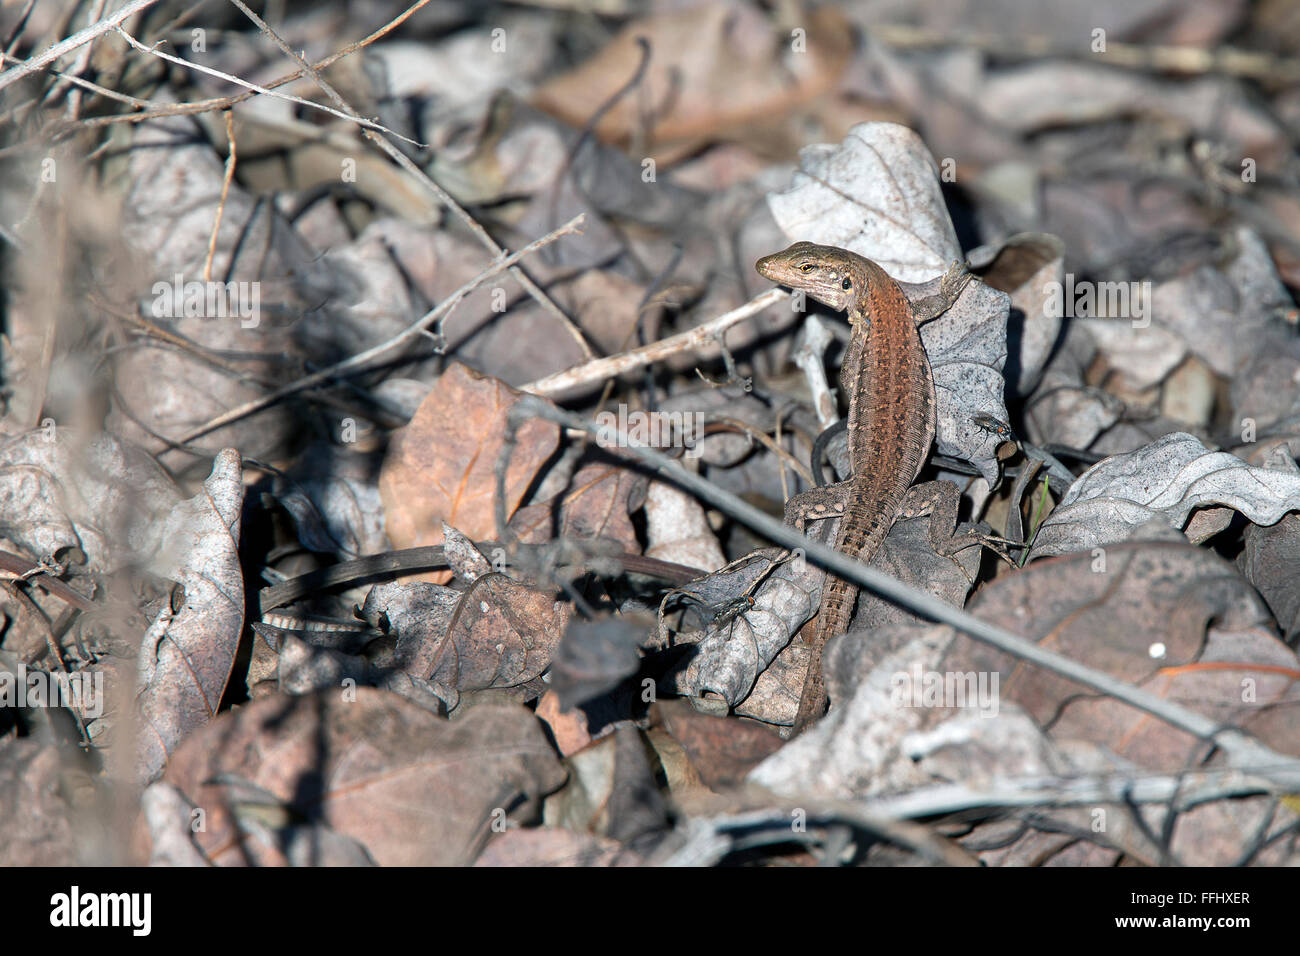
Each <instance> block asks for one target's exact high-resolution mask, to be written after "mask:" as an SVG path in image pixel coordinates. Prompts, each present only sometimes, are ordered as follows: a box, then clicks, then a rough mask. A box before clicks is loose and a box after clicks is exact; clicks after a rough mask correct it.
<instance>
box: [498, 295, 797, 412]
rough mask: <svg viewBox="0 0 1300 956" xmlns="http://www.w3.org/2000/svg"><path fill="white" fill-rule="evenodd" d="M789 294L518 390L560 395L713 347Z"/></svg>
mask: <svg viewBox="0 0 1300 956" xmlns="http://www.w3.org/2000/svg"><path fill="white" fill-rule="evenodd" d="M789 295H790V293H789V292H786V291H785V290H784V289H768V290H767V291H766V292H764V293H763V294H762V295H759V296H756V297H755V298H753V299H750V300H749V301H748V302H746V303H745V304H744V305H742V306H740V307H739V308H736V309H732V310H731V311H730V312H725V313H723V314H722V315H720V316H718V317H717V318H715V319H710V320H709V321H708V322H705V323H704V324H703V325H697V326H696V327H695V328H693V329H688V330H687V331H685V332H679V333H678V334H677V335H672V336H669V337H668V338H666V339H660V340H659V341H658V342H651V343H650V344H649V345H643V346H641V347H640V348H637V349H632V350H631V351H628V352H621V353H619V354H618V355H611V356H609V357H608V358H603V359H596V360H595V361H592V362H588V363H587V364H585V365H579V366H577V367H575V368H571V369H566V370H565V371H563V372H556V373H555V374H554V375H548V376H546V377H545V378H539V379H538V380H537V381H535V382H530V383H529V384H527V385H525V386H523V389H522V390H523V391H525V392H532V393H533V394H534V395H545V396H554V395H560V394H563V393H567V392H568V391H569V390H570V389H576V388H580V387H582V386H584V385H593V384H595V383H597V382H600V383H603V382H605V381H606V380H607V379H611V378H614V377H616V376H619V375H625V374H627V373H628V372H630V371H632V370H633V369H638V368H641V367H642V366H645V365H649V364H650V363H652V362H660V361H663V360H664V359H666V358H668V357H669V356H671V355H676V354H677V353H679V352H686V351H689V350H691V349H696V348H699V347H701V346H707V345H711V344H716V341H717V338H718V336H720V335H721V334H722V333H723V332H725V331H726V330H727V329H729V328H731V327H732V326H733V325H735V324H736V323H738V322H741V321H743V320H744V319H747V318H749V317H750V316H751V315H753V314H754V313H756V312H761V311H763V310H764V309H766V308H767V307H768V306H769V305H774V304H776V303H777V302H780V301H781V300H782V299H785V298H788V297H789Z"/></svg>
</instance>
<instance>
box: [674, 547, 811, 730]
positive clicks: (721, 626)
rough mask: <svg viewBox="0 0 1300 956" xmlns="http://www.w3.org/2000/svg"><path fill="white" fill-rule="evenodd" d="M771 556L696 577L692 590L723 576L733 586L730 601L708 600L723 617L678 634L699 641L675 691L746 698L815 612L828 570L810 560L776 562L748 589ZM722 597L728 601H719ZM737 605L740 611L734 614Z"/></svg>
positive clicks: (706, 589)
mask: <svg viewBox="0 0 1300 956" xmlns="http://www.w3.org/2000/svg"><path fill="white" fill-rule="evenodd" d="M829 525H830V522H822V526H821V527H820V528H815V529H812V534H813V536H816V537H819V538H824V537H825V536H826V535H827V534H828V532H829V527H828V526H829ZM772 560H773V557H772V555H771V554H759V555H756V556H755V560H753V561H751V562H747V563H746V564H745V565H743V566H741V567H740V568H738V569H724V570H722V571H718V572H715V573H714V574H713V575H710V576H709V578H705V579H703V580H702V581H697V582H692V584H691V585H690V587H691V590H692V591H695V592H697V593H701V594H713V587H712V586H711V584H709V583H708V582H710V581H711V580H712V579H713V578H715V577H719V576H720V579H721V580H720V583H721V584H723V585H724V586H725V585H727V584H729V585H731V586H732V587H733V588H734V589H735V590H733V591H732V595H733V596H732V597H731V599H730V601H727V600H726V596H725V594H723V593H719V594H717V595H716V596H713V597H710V598H709V599H708V600H709V604H708V605H706V606H707V607H709V608H718V609H719V610H720V611H722V616H721V617H719V618H717V619H716V620H714V621H711V622H710V623H709V624H708V626H707V627H706V628H705V629H704V631H703V632H702V633H700V634H692V635H679V636H678V638H677V640H678V641H679V642H692V643H695V654H694V655H693V656H692V657H691V658H690V659H689V660H688V661H687V662H686V663H685V665H684V666H683V667H682V668H681V669H680V670H679V671H677V672H676V673H674V674H673V675H672V676H671V677H670V678H669V680H668V683H669V686H671V687H672V688H673V689H674V691H675V692H676V693H678V694H684V695H687V696H691V697H703V696H705V695H706V694H709V693H713V694H717V695H719V696H720V697H722V698H723V699H724V700H726V701H727V702H728V703H730V704H732V705H735V704H736V703H738V702H740V701H742V700H744V699H745V698H746V697H747V696H748V695H749V693H750V690H751V689H752V688H753V687H754V682H755V681H756V680H757V679H758V675H759V674H761V673H762V672H763V671H764V670H765V669H766V668H767V667H768V665H769V664H771V662H772V661H773V659H775V658H776V656H777V654H779V653H780V652H781V649H782V648H784V647H786V646H787V645H788V644H789V643H790V641H791V640H792V639H793V638H794V635H795V634H796V633H798V630H799V628H800V626H801V625H802V624H803V623H804V622H805V621H807V620H808V619H809V618H810V617H812V616H813V614H814V613H816V610H817V604H816V602H817V601H818V600H819V597H820V594H821V582H822V581H823V580H824V579H825V574H824V572H823V571H822V570H821V569H820V568H818V567H816V566H815V565H813V564H810V563H809V562H808V561H806V560H802V559H796V560H791V561H785V562H781V563H779V564H776V565H775V566H773V567H772V570H771V573H770V574H767V575H766V576H765V577H764V578H763V580H762V582H761V583H760V584H759V585H758V587H757V588H756V589H754V590H752V591H751V590H750V584H749V580H750V579H751V578H752V577H753V575H754V573H755V572H756V571H759V570H763V571H766V569H767V567H768V566H769V565H770V563H771V562H772ZM747 596H749V597H752V602H751V601H749V600H746V597H747ZM719 599H721V600H723V601H724V602H725V603H722V604H718V603H717V602H718V600H719ZM728 604H730V607H728ZM738 608H740V609H742V610H740V611H739V613H735V611H736V610H737V609H738Z"/></svg>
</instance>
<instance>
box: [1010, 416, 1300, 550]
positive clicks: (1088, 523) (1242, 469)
mask: <svg viewBox="0 0 1300 956" xmlns="http://www.w3.org/2000/svg"><path fill="white" fill-rule="evenodd" d="M1211 505H1218V506H1223V507H1228V508H1232V509H1233V510H1234V511H1239V512H1241V513H1242V514H1243V515H1244V516H1245V517H1246V518H1248V519H1249V520H1250V521H1252V522H1254V523H1255V524H1260V525H1271V524H1273V523H1275V522H1276V521H1278V520H1279V519H1280V518H1281V517H1282V516H1283V515H1284V514H1286V513H1287V512H1288V511H1294V510H1296V509H1300V470H1297V469H1296V467H1295V465H1294V464H1292V465H1291V467H1290V469H1288V470H1278V469H1272V468H1260V467H1257V466H1254V465H1250V464H1247V463H1246V462H1245V461H1243V460H1242V459H1240V458H1238V457H1237V456H1235V455H1230V454H1228V453H1227V452H1221V451H1220V452H1216V451H1211V450H1210V449H1208V448H1207V447H1206V446H1205V445H1204V444H1202V443H1201V441H1200V440H1199V439H1197V438H1195V437H1194V436H1192V435H1188V434H1186V433H1185V432H1174V433H1172V434H1169V435H1165V436H1164V437H1162V438H1159V439H1157V440H1156V441H1154V442H1152V443H1151V444H1149V445H1146V446H1145V447H1143V448H1139V449H1137V450H1136V451H1132V452H1128V453H1126V454H1122V455H1113V456H1111V457H1110V458H1106V459H1103V460H1102V461H1099V462H1098V463H1097V464H1095V465H1093V466H1092V467H1091V468H1089V469H1088V470H1087V471H1086V472H1084V473H1083V474H1082V475H1080V476H1079V478H1078V480H1076V481H1075V483H1074V484H1073V485H1071V486H1070V490H1069V491H1067V492H1066V493H1065V497H1063V498H1062V499H1061V503H1060V504H1059V505H1057V507H1056V510H1055V511H1053V512H1052V513H1051V514H1050V515H1049V516H1048V517H1047V519H1046V520H1045V521H1044V522H1043V524H1042V526H1041V527H1040V528H1039V532H1038V536H1037V537H1036V538H1035V541H1034V547H1033V556H1034V557H1042V556H1046V555H1053V554H1065V553H1068V552H1071V551H1082V550H1086V549H1088V548H1092V547H1095V546H1097V545H1101V544H1113V543H1116V542H1120V541H1126V540H1128V539H1129V538H1131V537H1133V536H1134V532H1135V531H1137V529H1139V528H1140V527H1141V526H1142V525H1144V524H1146V522H1148V521H1152V520H1158V521H1161V522H1163V523H1164V524H1165V525H1166V526H1168V527H1170V528H1176V529H1177V528H1182V527H1183V526H1184V525H1185V524H1186V523H1187V519H1188V516H1189V515H1190V514H1191V512H1192V511H1193V510H1195V509H1197V508H1205V507H1208V506H1211Z"/></svg>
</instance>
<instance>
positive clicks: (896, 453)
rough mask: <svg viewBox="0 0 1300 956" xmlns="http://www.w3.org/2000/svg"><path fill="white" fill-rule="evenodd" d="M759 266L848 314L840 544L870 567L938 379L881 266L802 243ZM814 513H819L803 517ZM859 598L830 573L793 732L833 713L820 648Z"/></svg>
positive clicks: (906, 307)
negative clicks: (849, 471)
mask: <svg viewBox="0 0 1300 956" xmlns="http://www.w3.org/2000/svg"><path fill="white" fill-rule="evenodd" d="M755 268H756V269H757V270H758V272H759V274H760V275H762V276H764V277H765V278H767V279H771V280H772V281H773V282H777V283H780V284H781V285H784V286H788V287H789V288H791V289H801V290H803V291H804V292H806V293H807V294H808V295H809V296H811V297H812V298H814V299H816V300H817V301H818V302H821V303H823V304H825V305H828V306H830V307H831V308H833V309H839V310H843V311H846V312H848V316H849V322H850V323H851V324H852V329H853V331H852V337H851V339H850V341H849V348H848V352H847V353H846V355H845V359H844V365H843V368H842V369H841V373H840V386H841V388H843V390H844V392H845V393H846V394H847V395H848V397H849V420H848V441H849V456H850V459H851V461H852V464H853V477H852V479H851V480H850V482H849V483H848V484H849V488H848V500H847V503H846V506H845V510H844V517H843V519H842V520H841V521H840V527H839V533H838V534H837V535H836V539H835V548H836V550H838V551H840V552H842V553H843V554H847V555H850V556H852V557H855V558H857V560H859V561H861V562H863V563H864V564H867V563H870V561H871V559H872V557H873V556H874V555H875V553H876V551H877V549H878V548H879V547H880V545H881V542H883V541H884V540H885V536H886V535H887V534H888V533H889V529H890V527H891V526H892V525H893V523H894V519H895V518H896V517H897V516H898V512H899V509H900V507H901V505H902V503H903V497H904V495H905V494H906V493H907V489H908V487H909V486H910V485H911V484H912V482H913V481H915V480H916V476H917V475H918V474H919V473H920V471H921V467H922V465H924V464H925V460H926V457H927V456H928V455H929V452H930V445H931V443H932V442H933V441H934V423H935V404H934V380H933V378H932V376H931V373H930V360H929V358H928V357H927V356H926V354H925V347H924V346H923V345H922V344H921V336H920V333H919V332H918V331H917V328H916V321H915V317H914V315H913V312H912V307H911V305H910V304H909V302H908V300H907V297H906V296H905V295H903V291H902V290H901V289H900V288H899V287H898V284H897V283H896V282H894V280H893V279H891V278H890V277H889V276H888V275H887V274H886V273H885V271H884V270H883V269H881V268H880V266H878V265H876V263H874V262H872V261H871V260H870V259H866V258H863V257H862V256H859V255H857V254H856V253H853V252H848V251H847V250H844V249H839V248H836V247H834V246H819V245H815V244H813V243H811V242H796V243H795V244H794V245H792V246H790V247H789V248H788V249H786V250H784V251H783V252H778V253H775V254H773V255H770V256H764V257H763V258H762V259H759V260H758V262H757V264H756V265H755ZM815 516H816V511H815V510H814V511H812V512H810V513H809V514H808V515H805V516H803V517H804V518H805V519H806V518H807V517H815ZM787 520H788V519H787ZM796 523H797V524H800V525H802V520H798V521H796ZM857 596H858V589H857V586H856V585H853V584H850V583H849V582H848V581H845V580H844V579H842V578H837V577H830V578H829V579H828V581H827V583H826V584H825V585H824V586H823V588H822V600H821V610H820V612H819V614H818V617H817V624H816V629H815V630H814V632H813V639H812V660H811V661H810V662H809V665H808V675H807V677H806V678H805V681H804V687H803V694H802V696H801V697H800V701H799V714H798V716H797V717H796V719H795V725H794V729H795V732H796V733H798V732H800V731H801V730H803V729H804V728H805V727H806V726H807V725H808V724H809V723H811V722H812V721H814V720H816V719H817V718H819V717H820V716H821V715H822V713H823V712H824V711H825V709H826V686H825V683H824V681H823V678H822V666H821V665H822V648H823V647H824V646H825V644H826V640H827V639H828V638H829V637H831V636H832V635H835V634H842V633H843V632H844V631H845V630H847V629H848V626H849V621H850V619H851V618H852V616H853V606H854V604H855V602H856V601H857Z"/></svg>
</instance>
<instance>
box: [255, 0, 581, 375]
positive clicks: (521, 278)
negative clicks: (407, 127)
mask: <svg viewBox="0 0 1300 956" xmlns="http://www.w3.org/2000/svg"><path fill="white" fill-rule="evenodd" d="M230 2H231V3H233V4H234V5H235V6H236V7H238V8H239V10H240V11H241V12H242V13H243V14H244V16H246V17H248V19H249V20H251V21H252V22H253V24H254V25H255V26H256V27H257V28H258V29H259V30H261V31H262V32H263V33H265V34H266V35H267V36H268V37H270V38H271V40H272V41H273V42H274V43H275V45H276V46H278V47H279V48H280V49H281V51H283V52H284V54H285V56H287V57H289V58H290V59H291V60H293V61H294V62H295V63H297V64H298V66H299V68H300V69H302V70H303V71H304V72H306V74H307V75H308V76H310V77H311V79H312V81H313V82H314V83H315V84H316V85H317V86H319V87H320V88H321V91H322V92H324V94H325V95H326V96H328V97H329V98H330V99H331V100H333V102H334V105H335V106H337V107H338V108H339V109H340V110H342V111H343V112H344V113H346V114H349V115H351V116H353V117H356V118H358V119H359V118H360V117H359V116H358V114H357V112H356V110H354V109H353V108H352V107H351V106H349V105H348V104H347V102H346V101H345V100H344V99H343V97H341V96H340V95H339V94H338V91H336V90H335V89H334V87H333V86H331V85H330V84H329V83H328V82H327V81H326V80H325V79H324V77H322V76H321V75H320V73H319V72H318V71H317V70H316V68H315V67H313V66H312V65H311V64H310V63H308V62H307V61H306V60H304V59H303V58H302V57H301V56H300V55H299V54H298V53H297V52H296V51H295V50H294V49H293V48H292V47H291V46H289V44H287V43H285V42H284V40H283V39H282V38H281V37H280V35H279V34H278V33H276V32H275V31H274V30H272V29H271V28H270V27H269V26H267V25H266V22H265V21H264V20H263V19H262V18H261V17H259V16H258V15H257V14H256V13H254V12H253V11H252V10H250V9H249V8H248V6H247V4H245V3H244V2H243V0H230ZM362 135H363V136H365V137H366V138H367V139H369V140H370V141H371V142H372V143H374V144H375V145H376V146H378V147H379V148H380V149H381V150H383V151H384V153H386V154H387V155H388V157H389V158H390V159H391V160H392V161H393V162H395V163H397V165H399V166H401V167H402V168H403V169H405V170H406V171H407V172H408V173H410V174H411V175H412V176H414V177H415V179H416V181H417V182H420V183H421V184H423V185H424V187H425V188H426V189H428V190H429V191H430V192H432V193H433V195H434V196H435V197H436V198H437V200H438V202H440V203H442V205H444V206H445V207H446V208H448V209H450V210H451V211H452V213H453V214H454V215H455V216H456V218H457V219H459V220H460V221H461V222H462V223H463V224H464V225H465V227H466V228H467V229H469V231H470V232H472V233H473V234H474V236H475V237H476V238H477V239H478V241H479V242H480V243H482V244H483V245H484V246H486V247H487V248H488V249H490V250H492V253H493V255H498V256H500V255H504V254H505V250H504V249H502V248H501V246H499V245H497V242H496V240H495V239H493V238H492V237H491V236H490V235H488V232H487V230H486V229H484V228H483V227H482V226H481V225H480V224H479V222H478V220H476V219H475V218H474V217H473V216H471V215H470V214H469V213H468V212H467V211H466V210H465V209H464V208H463V207H462V206H461V205H460V203H458V202H456V200H455V199H454V198H452V196H451V194H450V193H448V192H447V191H446V190H445V189H443V188H442V187H441V186H439V185H438V183H437V182H435V181H434V180H433V178H432V177H430V176H429V174H428V173H426V172H425V171H424V170H423V169H421V168H420V167H419V166H416V165H415V163H413V162H411V159H410V157H409V156H407V155H406V154H405V153H403V152H402V151H401V150H400V149H398V148H397V147H395V146H394V145H393V144H392V143H390V142H388V141H387V140H386V139H384V138H383V137H381V136H379V135H378V134H377V133H376V132H375V130H374V129H373V128H371V129H365V130H363V131H362ZM408 142H409V140H408ZM510 275H511V276H512V277H513V278H514V279H515V281H516V282H518V283H519V284H520V285H521V286H523V287H524V289H526V290H527V292H528V294H529V295H531V296H532V297H533V299H535V300H536V301H537V304H538V305H540V306H541V307H542V308H543V309H545V310H546V311H547V312H549V313H551V315H553V316H555V318H557V319H559V320H560V322H561V324H562V325H563V326H564V328H565V330H566V331H567V332H568V333H569V335H570V337H571V338H572V339H573V340H574V342H575V343H577V346H578V348H579V349H580V350H581V351H582V354H583V355H585V356H587V357H589V358H591V357H594V355H595V353H594V352H593V351H592V349H591V346H590V344H588V342H587V339H586V337H585V336H583V334H582V332H581V331H580V330H579V329H578V327H577V326H576V325H574V324H573V320H572V319H570V318H569V317H568V315H566V314H565V312H564V310H563V309H561V308H560V307H559V306H558V305H556V304H555V302H554V300H552V299H551V297H550V296H549V295H547V294H546V292H545V291H543V290H542V288H541V287H540V286H539V285H537V283H535V282H534V281H533V280H532V279H530V278H529V277H528V274H527V273H526V272H524V271H523V270H522V269H511V270H510Z"/></svg>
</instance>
